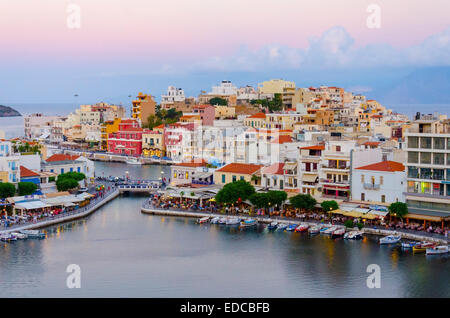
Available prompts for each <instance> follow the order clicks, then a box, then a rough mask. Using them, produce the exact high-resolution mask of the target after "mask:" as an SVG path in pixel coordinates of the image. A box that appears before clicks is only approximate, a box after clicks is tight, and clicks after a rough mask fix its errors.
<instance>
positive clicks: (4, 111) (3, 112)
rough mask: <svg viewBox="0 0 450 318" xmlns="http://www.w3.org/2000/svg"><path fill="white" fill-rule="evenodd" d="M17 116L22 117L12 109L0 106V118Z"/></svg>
mask: <svg viewBox="0 0 450 318" xmlns="http://www.w3.org/2000/svg"><path fill="white" fill-rule="evenodd" d="M17 116H22V115H21V114H20V113H19V112H18V111H17V110H15V109H14V108H11V107H9V106H3V105H0V117H17Z"/></svg>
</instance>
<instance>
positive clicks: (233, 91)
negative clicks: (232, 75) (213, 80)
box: [208, 81, 238, 96]
mask: <svg viewBox="0 0 450 318" xmlns="http://www.w3.org/2000/svg"><path fill="white" fill-rule="evenodd" d="M237 90H238V89H237V87H236V86H234V85H233V84H232V83H231V81H222V82H221V83H220V85H219V86H213V87H212V91H211V92H210V93H208V94H209V95H222V96H230V95H237Z"/></svg>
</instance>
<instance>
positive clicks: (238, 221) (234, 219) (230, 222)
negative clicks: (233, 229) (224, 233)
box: [225, 218, 241, 225]
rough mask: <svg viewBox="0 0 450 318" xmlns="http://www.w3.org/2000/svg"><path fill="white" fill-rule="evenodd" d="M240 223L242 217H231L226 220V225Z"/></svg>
mask: <svg viewBox="0 0 450 318" xmlns="http://www.w3.org/2000/svg"><path fill="white" fill-rule="evenodd" d="M239 223H241V219H239V218H229V219H227V221H226V222H225V224H226V225H237V224H239Z"/></svg>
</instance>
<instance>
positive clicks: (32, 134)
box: [24, 113, 61, 139]
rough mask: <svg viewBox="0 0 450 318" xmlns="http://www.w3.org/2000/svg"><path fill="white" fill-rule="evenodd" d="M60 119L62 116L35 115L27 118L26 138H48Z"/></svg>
mask: <svg viewBox="0 0 450 318" xmlns="http://www.w3.org/2000/svg"><path fill="white" fill-rule="evenodd" d="M59 119H61V116H45V115H43V114H42V113H34V114H31V115H28V116H25V117H24V132H25V137H26V138H30V139H35V138H36V139H37V138H43V139H45V138H48V137H49V136H50V134H51V130H52V127H53V122H54V121H57V120H59Z"/></svg>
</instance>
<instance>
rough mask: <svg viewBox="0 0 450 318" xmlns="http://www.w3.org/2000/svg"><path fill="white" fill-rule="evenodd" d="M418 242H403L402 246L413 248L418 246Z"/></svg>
mask: <svg viewBox="0 0 450 318" xmlns="http://www.w3.org/2000/svg"><path fill="white" fill-rule="evenodd" d="M416 244H417V243H416V242H403V243H402V248H405V249H406V248H413V247H414V246H416Z"/></svg>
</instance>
